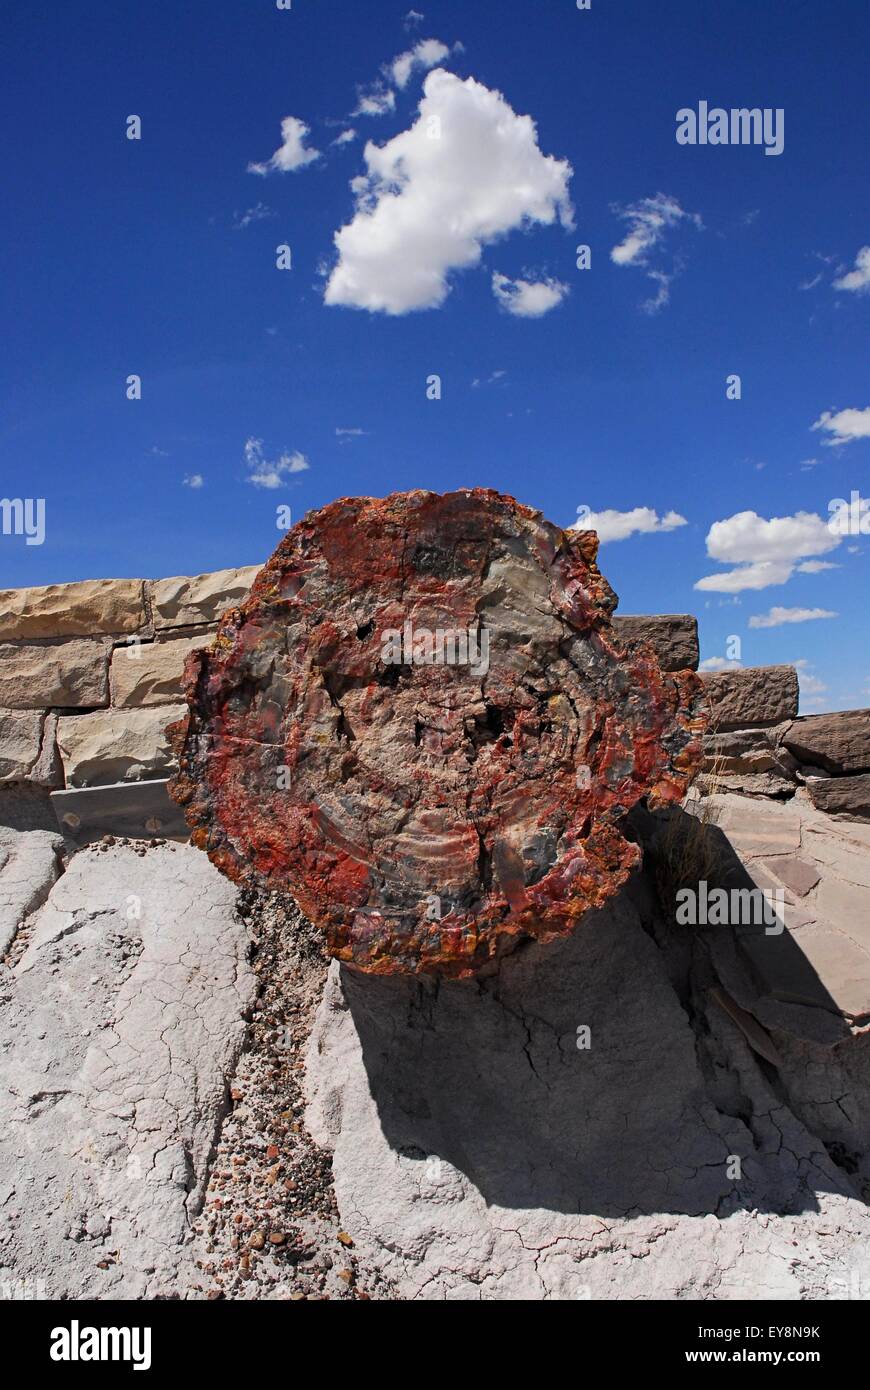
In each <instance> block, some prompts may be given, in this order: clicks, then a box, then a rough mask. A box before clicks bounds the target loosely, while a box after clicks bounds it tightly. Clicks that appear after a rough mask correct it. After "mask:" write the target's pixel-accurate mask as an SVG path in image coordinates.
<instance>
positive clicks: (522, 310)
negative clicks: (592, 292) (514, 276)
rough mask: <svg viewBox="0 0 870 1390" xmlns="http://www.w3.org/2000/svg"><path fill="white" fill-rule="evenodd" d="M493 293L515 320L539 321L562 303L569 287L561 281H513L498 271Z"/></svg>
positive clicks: (493, 279)
mask: <svg viewBox="0 0 870 1390" xmlns="http://www.w3.org/2000/svg"><path fill="white" fill-rule="evenodd" d="M492 292H493V294H494V295H495V297H496V299H497V300H498V302H499V304H500V305H501V307H502V308H503V309H506V310H507V312H508V313H509V314H513V315H514V317H515V318H520V319H539V318H543V316H544V314H549V312H550V310H551V309H555V308H556V306H557V305H558V304H561V303H562V300H563V299H564V298H565V296H566V294H567V293H568V286H567V285H564V284H563V283H562V281H561V280H551V279H544V280H511V279H510V278H509V277H508V276H507V275H500V274H499V273H498V271H496V272H495V274H494V275H493V277H492Z"/></svg>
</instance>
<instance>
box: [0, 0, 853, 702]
mask: <svg viewBox="0 0 870 1390" xmlns="http://www.w3.org/2000/svg"><path fill="white" fill-rule="evenodd" d="M415 13H416V14H418V15H420V14H421V15H422V16H423V17H422V18H415V17H414V14H412V15H411V17H410V18H408V17H407V16H408V14H409V10H408V5H407V0H406V3H402V4H391V3H387V0H372V3H367V4H365V5H361V4H359V3H358V0H328V2H327V0H293V4H292V9H291V10H290V11H280V10H278V9H277V7H276V6H275V5H274V3H272V0H220V3H217V0H188V3H185V4H184V5H177V6H176V5H172V6H170V5H164V4H159V5H155V4H151V5H145V4H139V5H136V4H128V5H123V6H119V5H118V4H117V3H115V2H114V0H113V2H112V3H109V2H108V0H88V3H87V4H84V3H81V2H80V0H70V3H66V4H63V5H58V4H56V3H50V4H49V3H43V2H41V0H32V3H29V4H28V5H27V6H23V5H8V6H4V7H3V27H4V34H5V39H6V44H5V48H6V57H7V62H6V69H7V70H6V74H5V82H4V89H3V92H2V96H0V102H2V105H3V108H4V110H3V118H4V123H5V126H6V129H7V131H11V132H12V140H11V142H8V143H7V149H6V168H5V175H6V177H5V180H4V182H5V185H6V195H7V196H6V207H7V217H6V219H5V223H4V229H3V242H4V245H3V251H4V264H5V265H6V275H5V277H4V280H3V286H2V291H0V293H2V297H3V309H4V324H5V332H4V335H3V359H2V382H0V399H2V414H0V440H2V451H3V464H4V483H3V492H4V494H6V495H8V496H9V497H14V496H21V497H30V498H45V506H46V532H45V540H44V543H43V544H42V545H27V544H26V540H25V537H23V536H20V535H3V536H0V584H2V585H5V586H14V585H24V584H42V583H53V582H57V581H64V580H71V579H82V578H88V577H103V576H122V575H133V576H138V575H151V576H159V575H164V574H176V573H198V572H200V571H204V570H209V569H217V568H223V567H227V566H232V565H242V564H254V563H258V562H260V561H261V560H265V558H266V557H267V556H268V554H269V553H270V552H271V551H272V549H273V548H274V546H275V544H276V543H277V541H278V540H279V539H280V532H279V531H278V530H277V528H276V508H277V507H279V506H282V505H283V506H289V507H290V508H291V509H292V512H293V515H294V517H298V516H301V515H302V513H303V512H305V511H306V510H308V509H310V508H312V507H317V506H320V505H322V504H323V503H325V502H327V501H329V500H331V499H332V498H334V497H337V496H341V495H346V494H362V493H364V494H370V495H376V496H380V495H384V494H386V493H388V492H391V491H394V490H398V489H406V488H412V487H426V488H431V489H433V490H436V491H444V490H447V489H449V488H453V487H458V486H471V485H476V484H477V485H484V486H491V487H496V488H498V489H500V490H502V491H505V492H510V493H512V494H514V495H515V496H516V497H518V498H519V499H520V500H521V501H523V502H526V503H529V504H530V505H533V506H536V507H539V508H541V509H542V510H543V512H544V513H545V514H546V515H547V516H548V517H549V518H550V519H551V520H552V521H555V522H557V523H559V524H561V525H569V524H571V523H572V522H573V521H574V520H575V518H576V516H577V509H578V507H583V506H586V507H588V508H590V509H591V511H592V513H593V514H595V516H596V517H598V518H599V520H600V523H601V525H602V527H603V528H604V531H603V533H604V534H613V533H619V532H620V531H626V530H627V531H629V532H630V534H628V535H627V537H626V538H625V539H621V540H619V539H613V540H609V541H608V542H607V543H605V544H604V545H603V546H602V550H601V556H600V559H601V564H602V568H603V569H604V571H605V573H606V574H607V576H608V578H609V579H610V581H611V583H612V584H613V586H614V588H615V589H616V591H617V593H618V594H619V595H620V600H621V602H620V611H622V612H626V613H628V612H653V613H654V612H695V613H697V614H698V617H699V620H700V625H701V638H702V656H703V657H704V658H705V660H707V661H708V662H715V661H716V660H717V659H718V660H722V659H724V658H725V657H726V642H727V639H728V638H729V636H737V637H739V638H740V641H741V644H742V646H741V656H742V660H743V662H744V663H745V664H749V665H758V664H764V663H767V662H778V661H799V662H801V663H802V667H801V675H802V685H803V691H804V698H803V708H804V709H805V710H812V709H814V708H819V709H820V708H842V707H849V706H855V705H863V704H868V703H870V652H868V647H870V643H868V641H867V613H866V610H867V599H868V594H870V588H868V555H870V537H866V536H864V537H862V536H861V535H857V536H849V535H843V536H832V535H831V532H830V530H829V528H828V525H827V523H828V518H829V504H830V502H831V501H832V499H834V498H837V497H843V498H847V499H848V498H850V497H851V494H852V492H853V491H857V492H859V493H860V495H861V496H862V497H865V496H870V476H868V474H870V372H868V351H867V345H868V325H870V251H868V252H867V253H866V256H865V257H864V258H863V260H862V258H861V252H862V248H866V247H868V245H870V188H868V179H867V149H868V133H870V132H868V125H870V115H868V108H867V102H866V90H867V62H866V53H867V50H868V40H870V11H868V8H867V6H866V4H865V3H863V0H826V2H825V3H824V4H822V3H820V0H816V2H815V3H809V2H807V0H764V3H763V4H758V3H757V0H751V2H750V0H733V3H729V4H728V5H724V4H720V5H715V4H712V3H698V0H679V3H678V2H677V0H670V3H658V4H657V3H652V2H651V0H623V2H622V3H617V0H592V7H591V9H590V10H588V11H579V10H577V8H576V5H575V3H574V0H534V3H533V2H532V0H529V2H528V3H525V2H523V3H521V2H520V0H501V3H499V2H498V0H474V3H473V4H469V3H468V0H462V3H458V0H455V2H454V0H442V2H441V3H429V0H417V4H416V7H415ZM427 40H430V41H433V42H432V43H431V44H430V45H429V46H428V47H425V44H424V41H427ZM420 44H424V48H423V49H421V50H419V55H418V60H417V61H412V60H411V58H408V59H407V60H406V61H405V62H404V63H403V64H400V65H399V67H398V68H393V66H392V64H393V62H394V60H395V59H396V58H397V57H399V56H400V55H403V54H412V53H414V52H415V51H418V45H420ZM436 55H438V56H436ZM451 75H452V76H451ZM468 79H473V83H472V84H470V85H469V84H468V82H467V80H468ZM424 84H425V86H424ZM499 94H500V95H499ZM701 101H706V102H708V103H709V105H710V106H711V107H722V108H725V109H726V110H730V109H731V108H738V107H758V108H769V109H770V110H771V111H775V110H777V109H781V110H782V111H783V112H784V127H783V128H784V148H783V151H782V153H781V154H779V155H772V156H771V155H767V154H765V150H764V147H763V146H760V145H712V144H707V145H700V144H697V145H680V144H678V143H677V141H676V138H675V130H676V113H677V111H679V110H681V109H683V108H691V109H693V110H694V109H697V107H698V103H699V102H701ZM421 103H423V105H422V107H421ZM372 106H383V107H386V108H387V109H386V110H384V111H383V113H382V114H377V115H375V114H366V112H365V110H364V109H363V108H365V107H368V108H369V109H371V107H372ZM354 113H357V114H354ZM433 113H434V114H437V115H439V118H441V117H443V120H444V127H443V130H442V132H441V134H440V141H441V143H440V144H437V145H436V144H435V143H434V142H435V141H436V140H437V139H438V138H439V137H438V136H437V135H436V136H434V137H433V135H432V134H431V133H430V130H429V129H427V130H426V131H424V129H423V122H424V119H431V116H432V115H433ZM131 114H134V115H138V116H139V117H140V118H141V122H142V133H141V139H140V140H129V139H127V137H126V131H127V118H128V116H129V115H131ZM288 117H292V118H294V119H293V122H291V123H290V125H289V126H285V128H284V129H285V134H286V136H287V138H286V140H285V141H284V144H283V146H282V121H285V120H286V118H288ZM523 117H530V118H531V120H532V121H533V122H534V129H531V128H530V127H529V124H528V122H526V121H523V120H522V119H521V118H523ZM303 126H304V127H307V130H306V131H304V132H303V133H302V134H301V135H300V132H302V127H303ZM350 130H353V131H355V133H356V134H355V137H354V138H350V137H347V138H346V139H345V140H344V142H343V143H338V144H335V143H333V142H334V141H336V140H338V139H339V137H341V136H342V134H343V132H347V131H350ZM404 132H407V135H406V137H405V139H404V140H400V141H399V144H398V145H393V144H392V143H391V142H393V141H394V140H396V138H397V137H400V136H402V134H403V133H404ZM424 141H428V143H426V144H424ZM367 142H373V145H371V146H368V145H367ZM279 148H281V149H283V154H282V156H281V158H280V159H279V160H277V161H275V162H274V164H273V165H272V166H269V161H270V159H271V157H272V155H273V152H275V151H276V150H278V149H279ZM314 150H316V151H318V152H319V154H318V157H317V158H314V157H313V155H312V154H310V152H312V151H314ZM306 151H308V152H309V153H308V154H307V153H306ZM367 155H368V161H367ZM282 161H283V164H284V165H285V166H286V167H283V168H282V167H280V165H281V163H282ZM433 161H434V163H433ZM439 161H440V162H439ZM252 165H258V166H260V172H257V171H256V170H252V169H251V167H250V166H252ZM294 166H295V167H294ZM367 171H368V173H369V174H370V175H371V177H370V178H369V180H368V182H367V184H366V186H365V187H363V186H362V184H359V183H358V184H357V185H356V189H355V190H354V189H352V188H351V181H352V180H354V179H359V178H360V176H362V175H364V174H366V172H367ZM518 171H520V172H518ZM373 215H374V221H373V222H372V221H371V218H372V216H373ZM459 223H461V224H462V226H461V229H460V230H459V231H458V230H457V227H458V226H459ZM342 228H350V231H349V232H348V233H347V234H346V235H345V234H343V235H344V239H343V241H342V243H341V245H339V246H336V244H335V242H334V237H335V234H336V233H337V232H339V230H340V229H342ZM378 237H380V238H381V242H377V238H378ZM376 243H377V244H376ZM283 244H286V245H289V246H290V248H291V255H292V269H290V270H279V269H278V268H277V267H276V255H277V252H276V248H277V247H278V246H279V245H283ZM578 245H588V246H589V247H590V248H591V268H590V269H588V270H580V269H578V268H577V265H576V259H577V256H576V248H577V246H578ZM459 258H464V263H463V264H459V263H458V262H459ZM494 277H496V278H495V279H494ZM421 283H422V286H423V288H422V289H421ZM427 294H428V295H429V298H430V300H431V301H432V304H431V307H427V306H426V304H425V302H424V303H421V302H419V301H420V300H421V296H422V299H423V300H424V301H425V299H426V295H427ZM325 299H327V300H331V301H332V302H325ZM357 303H358V304H361V305H362V306H363V307H356V304H357ZM541 309H546V312H539V311H540V310H541ZM732 373H736V374H739V376H740V379H741V381H740V385H741V396H740V399H739V400H728V399H726V378H727V377H728V376H729V374H732ZM131 374H137V375H139V376H140V377H141V382H142V398H141V400H132V401H131V400H128V399H127V395H126V389H127V388H126V381H127V378H128V376H130V375H131ZM433 374H437V375H438V376H439V377H440V378H441V398H440V399H438V400H430V399H427V379H428V378H429V377H430V376H432V375H433ZM814 426H816V428H813V427H814ZM337 431H353V432H352V433H344V434H339V433H337ZM294 470H295V471H294ZM192 483H193V484H194V485H191V484H192ZM269 484H277V486H270V485H269ZM638 509H643V510H638ZM602 513H606V514H608V515H607V516H605V517H602V516H601V514H602ZM611 513H614V514H616V513H620V514H623V515H622V516H619V515H610V514H611ZM776 518H779V519H780V521H779V522H776V521H775V520H774V519H776ZM644 527H645V528H647V529H646V530H645V531H644V530H643V529H640V530H639V529H638V528H644ZM649 528H653V529H649ZM711 528H714V529H713V531H712V533H711ZM708 536H709V539H708ZM708 546H709V547H710V553H708ZM802 567H803V568H802ZM723 575H724V576H726V577H725V578H724V579H722V576H723ZM710 576H717V577H718V578H717V579H715V580H712V581H711V580H710ZM699 581H704V582H705V585H706V587H704V588H701V589H697V588H696V587H695V585H696V584H697V583H698V582H699ZM811 613H813V614H835V615H836V616H825V617H821V616H814V617H808V616H806V615H807V614H811ZM753 620H754V622H753Z"/></svg>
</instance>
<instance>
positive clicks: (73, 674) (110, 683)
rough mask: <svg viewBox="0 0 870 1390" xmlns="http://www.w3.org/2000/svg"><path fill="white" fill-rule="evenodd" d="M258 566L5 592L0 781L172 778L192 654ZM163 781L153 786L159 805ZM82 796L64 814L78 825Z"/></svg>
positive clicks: (93, 782) (58, 786) (0, 640)
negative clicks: (172, 736) (184, 677)
mask: <svg viewBox="0 0 870 1390" xmlns="http://www.w3.org/2000/svg"><path fill="white" fill-rule="evenodd" d="M258 569H259V566H257V565H251V566H248V567H246V568H244V569H228V570H219V571H217V572H216V573H213V574H201V575H196V576H194V577H188V576H176V577H174V578H170V579H158V580H147V579H94V580H85V581H83V582H81V583H75V584H50V585H47V586H45V587H42V588H30V589H6V590H3V591H0V784H7V791H8V789H9V786H10V785H13V786H17V787H19V788H22V789H23V788H31V789H33V788H37V789H43V790H44V792H45V794H48V793H49V792H50V793H52V794H53V795H55V796H58V797H60V798H63V797H66V796H67V795H68V794H69V793H70V792H74V791H76V790H77V789H86V788H87V789H91V788H99V787H102V788H107V787H109V786H110V785H112V784H122V785H124V784H127V785H130V786H134V785H135V784H139V785H140V787H141V786H142V785H143V784H144V783H146V782H149V781H151V780H152V779H165V777H166V775H167V773H168V772H169V770H170V767H171V760H170V752H169V748H168V745H167V742H166V735H165V729H166V725H167V724H168V723H169V722H170V721H171V720H172V719H175V718H178V717H179V715H180V714H181V713H182V712H183V705H182V703H181V686H180V680H181V673H182V669H183V666H184V659H185V657H186V656H187V653H188V652H190V651H192V650H193V649H194V648H195V647H197V646H201V645H202V644H203V643H206V642H209V641H210V640H211V638H212V635H213V634H214V632H215V630H216V627H217V620H218V618H219V616H220V614H221V613H222V612H223V611H224V609H226V608H228V607H230V606H231V605H232V604H234V603H238V602H241V601H242V600H243V599H244V598H245V597H246V595H247V593H248V590H249V588H250V585H251V583H252V581H253V579H254V576H255V575H256V574H257V571H258ZM160 790H161V794H158V789H156V788H148V792H149V795H150V796H151V802H150V803H149V804H150V805H151V808H152V810H153V808H154V806H158V807H160V806H162V805H163V804H164V800H163V799H162V788H161V789H160ZM155 796H156V797H157V799H156V801H155V799H154V798H155ZM88 800H89V799H88V798H85V803H87V802H88ZM103 800H104V799H100V798H94V797H91V798H90V802H91V803H93V804H96V803H97V802H98V801H99V802H100V804H102V801H103ZM79 801H80V799H78V798H75V797H73V798H72V799H71V800H70V804H69V808H68V809H66V810H65V811H64V812H63V814H64V815H65V816H66V817H67V818H68V819H67V820H66V823H65V828H66V829H68V830H70V829H71V830H73V831H74V830H76V829H77V828H78V823H79V821H81V820H82V806H81V805H80V804H79ZM73 802H75V809H73V808H72V805H73ZM64 804H66V803H64ZM144 804H145V803H143V805H144ZM165 804H166V807H167V813H169V803H168V800H166V801H165ZM112 814H113V815H115V816H117V814H118V812H117V811H115V812H113V813H112ZM84 819H85V820H87V819H89V814H88V813H87V812H86V814H85V816H84ZM122 819H123V817H122ZM136 819H137V818H136V816H134V818H133V820H134V824H133V826H131V828H135V822H136ZM146 819H147V817H146ZM157 819H161V818H160V817H159V816H158V817H157Z"/></svg>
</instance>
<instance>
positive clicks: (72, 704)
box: [0, 637, 111, 709]
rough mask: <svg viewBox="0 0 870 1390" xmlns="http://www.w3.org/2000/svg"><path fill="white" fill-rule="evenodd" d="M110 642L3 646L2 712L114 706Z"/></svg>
mask: <svg viewBox="0 0 870 1390" xmlns="http://www.w3.org/2000/svg"><path fill="white" fill-rule="evenodd" d="M110 650H111V644H110V642H109V641H108V639H103V640H100V639H97V640H95V641H88V640H86V639H85V638H82V637H72V638H70V639H69V640H68V641H65V642H57V641H54V642H3V643H0V706H5V707H6V708H7V709H47V708H49V707H51V706H55V707H56V708H60V709H64V708H65V709H75V708H78V707H85V708H93V707H94V706H95V705H107V704H108V703H109V653H110Z"/></svg>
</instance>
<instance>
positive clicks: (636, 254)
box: [610, 193, 704, 314]
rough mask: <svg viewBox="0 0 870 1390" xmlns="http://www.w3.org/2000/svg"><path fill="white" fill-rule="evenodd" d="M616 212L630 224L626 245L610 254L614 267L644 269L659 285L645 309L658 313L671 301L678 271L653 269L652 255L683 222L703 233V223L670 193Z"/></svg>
mask: <svg viewBox="0 0 870 1390" xmlns="http://www.w3.org/2000/svg"><path fill="white" fill-rule="evenodd" d="M612 211H613V212H615V213H616V214H617V216H618V217H620V218H622V220H623V221H625V222H627V223H628V231H627V232H626V234H625V236H624V237H623V239H622V241H620V242H618V244H617V245H616V246H614V247H613V248H612V250H611V252H610V259H611V260H612V261H613V263H614V265H621V266H639V267H642V268H643V269H644V270H645V271H646V274H647V276H648V278H649V279H650V280H652V282H653V283H654V284H655V285H656V287H657V288H656V292H655V294H654V295H652V296H651V297H650V298H649V299H647V300H644V302H643V303H642V304H641V306H640V307H641V309H642V310H643V311H644V312H645V313H648V314H655V313H658V311H659V309H662V308H663V307H664V306H665V304H667V302H668V300H669V299H670V293H671V291H670V287H671V282H672V281H673V279H674V277H675V275H676V274H677V270H678V267H677V266H676V265H675V266H674V267H673V268H672V269H671V270H663V269H662V268H661V267H655V266H650V265H649V258H650V256H651V254H652V253H653V252H654V251H655V250H656V249H657V248H658V247H660V245H661V243H662V241H663V239H664V237H665V235H666V233H667V232H668V231H669V230H670V229H671V228H672V227H676V226H678V225H679V224H680V223H681V222H690V223H692V225H693V226H694V227H696V228H697V229H698V230H699V231H700V230H702V229H703V226H704V224H703V222H702V221H701V218H700V216H699V215H698V213H696V212H686V210H685V209H684V208H683V207H681V206H680V204H679V202H678V201H677V199H676V198H671V197H669V195H668V194H666V193H656V194H655V196H654V197H652V198H642V199H641V200H640V201H639V202H637V203H632V204H630V205H629V206H628V207H624V208H623V207H619V206H614V207H613V209H612Z"/></svg>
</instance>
